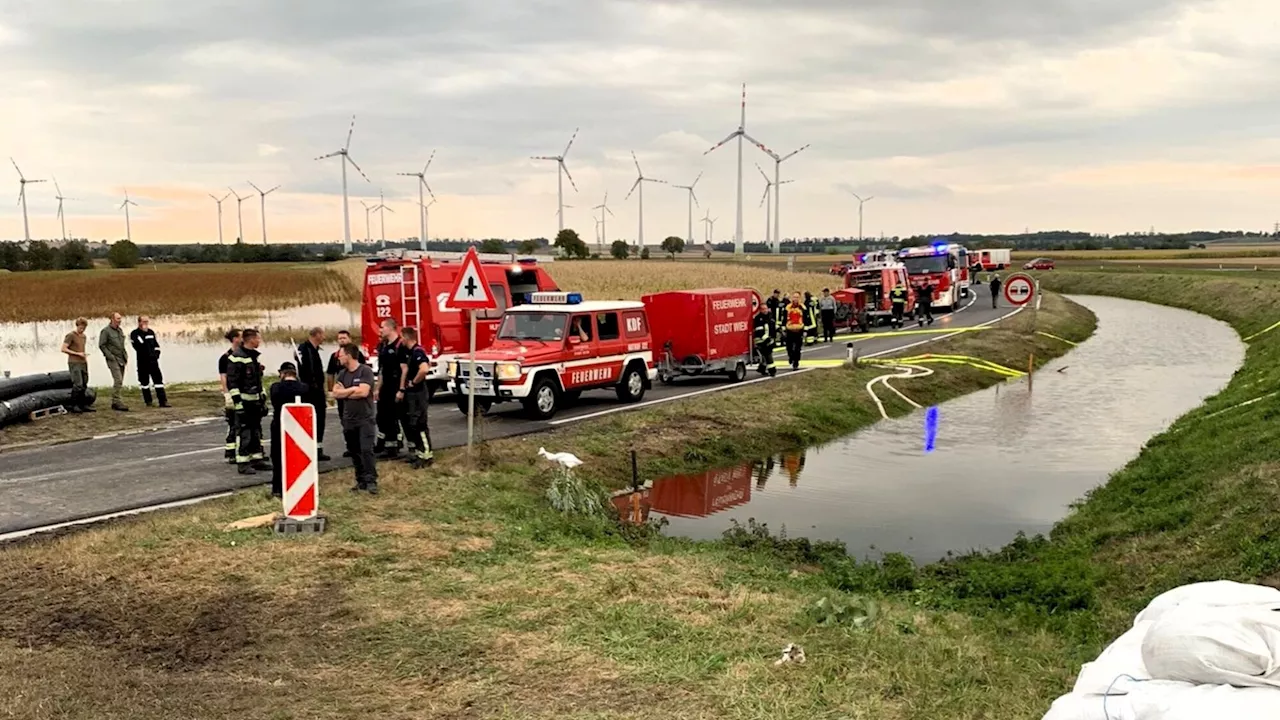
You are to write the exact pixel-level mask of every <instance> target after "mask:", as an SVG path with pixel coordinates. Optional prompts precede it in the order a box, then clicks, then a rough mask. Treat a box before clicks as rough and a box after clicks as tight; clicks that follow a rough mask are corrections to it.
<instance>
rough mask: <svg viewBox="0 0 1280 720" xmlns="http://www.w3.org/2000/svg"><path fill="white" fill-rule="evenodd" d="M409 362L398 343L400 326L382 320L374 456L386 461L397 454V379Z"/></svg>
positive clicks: (390, 320)
mask: <svg viewBox="0 0 1280 720" xmlns="http://www.w3.org/2000/svg"><path fill="white" fill-rule="evenodd" d="M408 362H409V358H408V357H407V355H406V353H405V351H404V344H403V343H402V342H400V326H399V324H398V323H396V321H395V320H392V319H390V318H388V319H386V320H383V321H382V342H380V343H378V387H377V391H378V406H377V419H378V441H377V443H376V444H375V445H374V453H376V454H379V455H382V456H383V457H386V458H394V457H397V456H399V455H400V448H401V447H402V445H403V443H402V442H401V441H402V439H403V438H401V436H400V413H399V411H398V410H397V409H396V393H397V392H399V391H400V377H401V375H402V374H403V373H404V368H405V365H407V364H408Z"/></svg>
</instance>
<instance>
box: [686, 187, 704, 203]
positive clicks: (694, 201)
mask: <svg viewBox="0 0 1280 720" xmlns="http://www.w3.org/2000/svg"><path fill="white" fill-rule="evenodd" d="M689 197H691V198H693V204H694V205H697V206H698V207H702V203H700V202H698V194H697V193H695V192H694V191H693V188H689Z"/></svg>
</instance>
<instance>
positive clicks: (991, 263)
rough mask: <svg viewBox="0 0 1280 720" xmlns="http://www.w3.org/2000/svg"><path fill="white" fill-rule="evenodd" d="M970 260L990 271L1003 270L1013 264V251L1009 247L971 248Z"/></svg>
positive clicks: (971, 280) (971, 279)
mask: <svg viewBox="0 0 1280 720" xmlns="http://www.w3.org/2000/svg"><path fill="white" fill-rule="evenodd" d="M969 262H970V263H971V264H973V265H977V266H978V267H980V268H982V269H983V270H986V271H988V272H993V271H996V270H1003V269H1005V268H1007V267H1009V266H1010V265H1012V264H1013V251H1012V250H1010V249H1009V248H992V249H988V250H970V251H969ZM973 280H974V278H969V282H973Z"/></svg>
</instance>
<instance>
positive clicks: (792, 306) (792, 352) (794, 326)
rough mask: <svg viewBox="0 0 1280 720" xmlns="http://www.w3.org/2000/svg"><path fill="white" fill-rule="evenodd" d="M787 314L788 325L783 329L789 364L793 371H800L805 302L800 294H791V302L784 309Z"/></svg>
mask: <svg viewBox="0 0 1280 720" xmlns="http://www.w3.org/2000/svg"><path fill="white" fill-rule="evenodd" d="M783 312H784V313H786V314H785V317H786V325H784V326H783V327H784V328H785V331H786V333H787V362H789V363H791V369H792V370H799V369H800V352H801V350H802V349H803V348H804V316H805V307H804V302H803V301H802V300H801V299H800V293H798V292H793V293H791V302H790V303H788V304H787V306H786V307H785V308H783Z"/></svg>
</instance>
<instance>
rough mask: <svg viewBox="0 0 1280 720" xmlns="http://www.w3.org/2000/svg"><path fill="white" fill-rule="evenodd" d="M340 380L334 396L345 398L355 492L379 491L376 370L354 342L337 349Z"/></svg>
mask: <svg viewBox="0 0 1280 720" xmlns="http://www.w3.org/2000/svg"><path fill="white" fill-rule="evenodd" d="M338 368H339V370H338V381H337V384H336V385H334V386H333V396H334V397H336V398H337V399H339V400H345V401H346V405H345V406H344V409H343V411H342V436H343V438H344V439H345V440H346V441H347V450H348V451H349V452H350V453H351V465H352V466H353V467H354V468H355V474H356V485H355V487H353V488H351V490H352V492H359V491H361V490H363V491H365V492H368V493H370V494H373V495H376V494H377V493H378V467H377V465H376V461H375V460H374V454H373V448H374V439H375V438H376V437H377V432H378V431H377V421H376V419H375V413H374V406H373V397H374V383H375V382H376V380H375V379H374V377H373V370H372V369H371V368H370V367H369V366H368V365H363V364H361V363H359V362H357V361H356V357H355V351H354V348H353V346H352V345H342V346H340V347H339V348H338Z"/></svg>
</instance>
